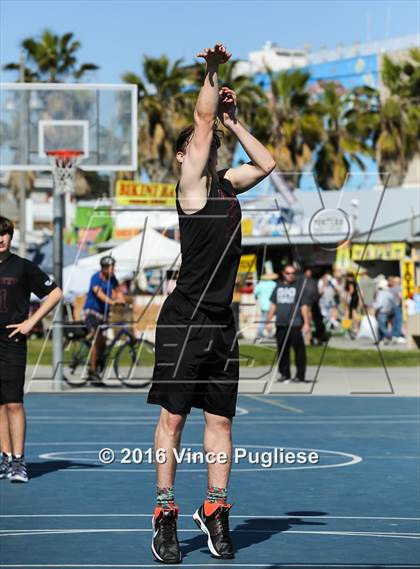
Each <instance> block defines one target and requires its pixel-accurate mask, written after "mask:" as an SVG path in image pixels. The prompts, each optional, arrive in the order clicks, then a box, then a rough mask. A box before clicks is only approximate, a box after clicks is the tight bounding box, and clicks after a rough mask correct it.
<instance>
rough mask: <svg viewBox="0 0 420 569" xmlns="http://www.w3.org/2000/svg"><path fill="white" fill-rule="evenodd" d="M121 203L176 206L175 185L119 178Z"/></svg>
mask: <svg viewBox="0 0 420 569" xmlns="http://www.w3.org/2000/svg"><path fill="white" fill-rule="evenodd" d="M115 196H116V198H117V203H118V204H119V205H147V206H152V205H160V206H174V207H175V185H174V184H155V183H145V182H134V181H133V180H117V183H116V194H115Z"/></svg>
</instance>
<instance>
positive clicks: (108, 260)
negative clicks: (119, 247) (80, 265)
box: [100, 255, 115, 267]
mask: <svg viewBox="0 0 420 569" xmlns="http://www.w3.org/2000/svg"><path fill="white" fill-rule="evenodd" d="M100 263H101V267H110V266H111V265H115V259H114V257H111V255H105V257H102V259H101V261H100Z"/></svg>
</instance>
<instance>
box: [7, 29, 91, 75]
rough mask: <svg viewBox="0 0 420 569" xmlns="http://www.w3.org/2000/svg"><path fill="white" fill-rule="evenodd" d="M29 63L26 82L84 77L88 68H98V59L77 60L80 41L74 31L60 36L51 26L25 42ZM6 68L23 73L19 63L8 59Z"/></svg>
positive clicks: (23, 47) (24, 48)
mask: <svg viewBox="0 0 420 569" xmlns="http://www.w3.org/2000/svg"><path fill="white" fill-rule="evenodd" d="M21 47H22V49H23V52H24V54H25V60H26V61H27V65H26V67H25V69H24V79H25V81H26V82H34V81H45V82H51V83H55V82H60V81H64V80H65V79H68V78H71V79H74V80H78V79H81V78H82V77H83V76H84V75H85V74H86V73H87V72H88V71H95V70H96V69H98V66H97V65H95V64H94V63H82V64H80V65H79V64H78V62H77V51H78V50H79V49H80V47H81V43H80V41H77V40H74V34H73V33H71V32H68V33H66V34H63V35H62V36H59V35H57V34H54V32H52V31H51V30H49V29H47V30H44V31H43V32H42V33H41V35H40V36H39V38H33V37H28V38H26V39H24V40H23V41H22V43H21ZM3 69H4V70H5V71H17V72H19V73H20V64H19V63H7V64H6V65H4V66H3Z"/></svg>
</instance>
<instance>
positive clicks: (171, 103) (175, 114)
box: [122, 55, 193, 182]
mask: <svg viewBox="0 0 420 569" xmlns="http://www.w3.org/2000/svg"><path fill="white" fill-rule="evenodd" d="M181 62H182V59H178V60H176V61H175V62H174V63H173V64H171V63H170V61H169V59H168V57H167V56H166V55H162V56H160V57H159V58H152V57H148V56H145V57H144V60H143V75H144V77H145V80H143V79H142V78H141V77H140V76H139V75H137V74H136V73H133V72H127V73H124V75H122V79H123V81H125V82H126V83H132V84H135V85H137V87H138V93H139V157H138V158H139V160H138V163H139V169H140V171H143V170H144V171H145V172H146V173H147V175H148V176H149V178H150V179H151V180H153V181H154V182H174V181H175V180H176V179H177V177H178V171H179V165H178V163H177V161H176V158H175V152H174V147H175V141H176V138H177V135H178V132H179V131H180V130H181V129H182V128H183V127H184V126H186V124H187V123H188V120H187V118H186V117H187V116H188V115H191V116H192V109H193V106H192V105H193V100H192V93H191V92H190V91H188V90H186V89H185V88H186V87H187V85H188V82H189V75H190V73H189V71H188V70H186V69H185V68H183V67H182V66H181Z"/></svg>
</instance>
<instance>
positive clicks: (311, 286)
mask: <svg viewBox="0 0 420 569" xmlns="http://www.w3.org/2000/svg"><path fill="white" fill-rule="evenodd" d="M304 276H305V280H306V285H305V292H306V293H307V295H308V298H309V302H310V308H311V318H312V322H313V324H314V328H315V330H314V333H313V340H315V341H316V343H318V344H322V343H324V342H326V341H327V339H328V336H327V333H326V330H325V324H324V320H323V318H322V314H321V309H320V307H319V301H320V294H319V290H318V284H317V282H316V280H315V279H314V278H313V276H312V269H310V268H309V267H307V268H306V269H305V272H304ZM313 343H314V342H313Z"/></svg>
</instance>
